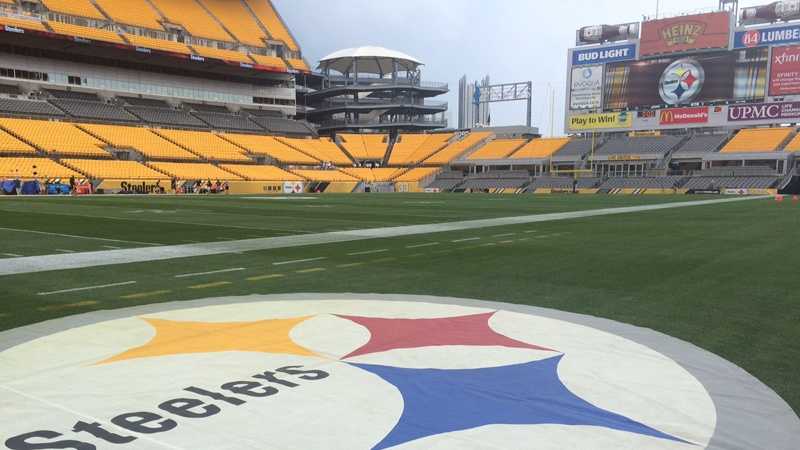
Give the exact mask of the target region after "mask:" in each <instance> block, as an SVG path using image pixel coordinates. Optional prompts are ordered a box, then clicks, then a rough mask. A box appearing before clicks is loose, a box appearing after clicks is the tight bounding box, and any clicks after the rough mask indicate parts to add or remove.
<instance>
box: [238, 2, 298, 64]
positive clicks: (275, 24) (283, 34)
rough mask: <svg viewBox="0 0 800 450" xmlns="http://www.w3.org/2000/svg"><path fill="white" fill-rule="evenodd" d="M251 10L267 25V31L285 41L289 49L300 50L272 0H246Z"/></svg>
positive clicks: (271, 35)
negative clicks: (274, 7)
mask: <svg viewBox="0 0 800 450" xmlns="http://www.w3.org/2000/svg"><path fill="white" fill-rule="evenodd" d="M245 1H246V2H247V5H248V6H249V7H250V10H251V11H253V13H255V15H256V17H257V18H258V20H259V21H261V23H262V24H263V25H264V27H266V29H267V31H268V32H269V34H270V37H272V38H273V39H275V40H278V41H283V42H284V43H285V44H286V46H287V47H289V50H291V51H293V52H296V51H298V50H299V48H298V47H297V43H296V42H295V40H294V38H292V35H291V34H290V33H289V30H288V29H287V28H286V26H285V25H284V24H283V22H282V21H281V19H280V17H278V13H277V12H276V11H275V9H273V7H272V3H271V2H265V1H262V0H245Z"/></svg>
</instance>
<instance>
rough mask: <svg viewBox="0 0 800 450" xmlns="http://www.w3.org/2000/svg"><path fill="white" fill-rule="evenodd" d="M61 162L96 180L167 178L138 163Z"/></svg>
mask: <svg viewBox="0 0 800 450" xmlns="http://www.w3.org/2000/svg"><path fill="white" fill-rule="evenodd" d="M61 162H62V163H63V164H64V165H66V166H69V167H74V168H76V169H78V170H79V171H81V172H83V173H85V174H86V175H89V176H90V177H92V178H96V179H132V180H161V179H166V178H167V176H166V175H164V174H163V173H160V172H157V171H155V170H153V169H151V168H150V167H147V166H145V165H144V164H142V163H139V162H136V161H105V160H98V159H62V160H61Z"/></svg>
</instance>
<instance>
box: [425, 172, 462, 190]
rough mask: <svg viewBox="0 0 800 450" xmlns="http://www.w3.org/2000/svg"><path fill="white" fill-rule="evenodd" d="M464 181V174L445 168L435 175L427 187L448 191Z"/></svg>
mask: <svg viewBox="0 0 800 450" xmlns="http://www.w3.org/2000/svg"><path fill="white" fill-rule="evenodd" d="M463 182H464V174H463V173H462V172H456V171H453V170H446V171H443V172H440V173H439V174H437V175H436V178H435V179H434V180H433V181H432V182H431V183H430V184H428V186H427V187H428V188H431V189H441V190H443V191H449V190H452V189H455V187H456V186H458V185H460V184H461V183H463Z"/></svg>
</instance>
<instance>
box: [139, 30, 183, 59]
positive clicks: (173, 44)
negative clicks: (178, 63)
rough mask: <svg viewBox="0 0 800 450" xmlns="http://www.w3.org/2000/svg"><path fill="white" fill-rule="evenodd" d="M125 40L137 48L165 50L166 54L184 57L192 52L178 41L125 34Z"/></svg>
mask: <svg viewBox="0 0 800 450" xmlns="http://www.w3.org/2000/svg"><path fill="white" fill-rule="evenodd" d="M125 39H127V40H128V42H130V43H131V45H135V46H136V47H143V48H149V49H152V50H163V51H165V52H173V53H180V54H183V55H190V54H191V53H192V52H191V50H189V46H187V45H186V44H184V43H182V42H178V41H169V40H166V39H154V38H151V37H147V36H139V35H138V34H130V33H126V34H125Z"/></svg>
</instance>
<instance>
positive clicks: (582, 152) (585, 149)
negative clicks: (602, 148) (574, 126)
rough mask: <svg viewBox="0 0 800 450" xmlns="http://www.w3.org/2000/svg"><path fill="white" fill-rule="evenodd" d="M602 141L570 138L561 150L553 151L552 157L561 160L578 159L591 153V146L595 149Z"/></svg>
mask: <svg viewBox="0 0 800 450" xmlns="http://www.w3.org/2000/svg"><path fill="white" fill-rule="evenodd" d="M601 143H602V141H600V140H594V141H593V140H592V139H572V140H571V141H569V142H568V143H567V144H566V145H564V146H563V147H561V150H559V151H557V152H555V153H554V154H553V157H554V158H555V159H561V160H579V159H582V158H583V157H584V156H586V155H587V154H589V153H591V151H592V147H593V146H594V148H595V149H596V148H597V146H599V145H600V144H601Z"/></svg>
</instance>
